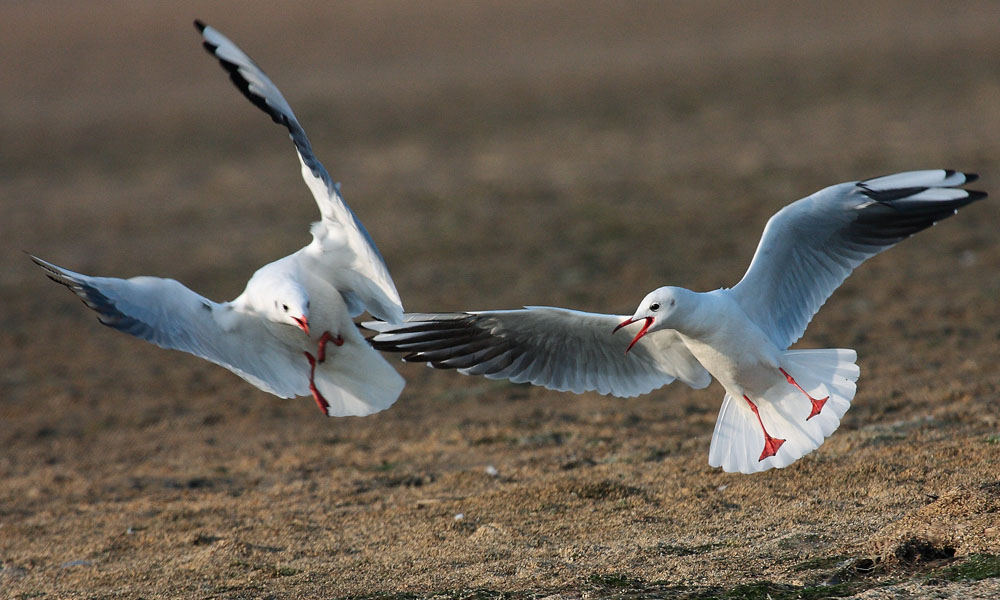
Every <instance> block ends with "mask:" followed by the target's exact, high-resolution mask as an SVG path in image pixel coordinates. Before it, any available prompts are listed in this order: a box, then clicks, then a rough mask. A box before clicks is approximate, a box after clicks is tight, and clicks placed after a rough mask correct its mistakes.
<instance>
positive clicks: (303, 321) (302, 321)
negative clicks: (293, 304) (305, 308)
mask: <svg viewBox="0 0 1000 600" xmlns="http://www.w3.org/2000/svg"><path fill="white" fill-rule="evenodd" d="M292 320H293V321H295V324H296V325H298V326H299V329H301V330H302V331H304V332H306V335H309V319H307V318H305V317H292Z"/></svg>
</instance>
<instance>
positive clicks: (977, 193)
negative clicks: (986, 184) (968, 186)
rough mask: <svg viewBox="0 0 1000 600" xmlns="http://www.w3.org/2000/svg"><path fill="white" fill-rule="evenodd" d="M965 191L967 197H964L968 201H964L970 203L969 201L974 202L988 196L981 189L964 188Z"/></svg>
mask: <svg viewBox="0 0 1000 600" xmlns="http://www.w3.org/2000/svg"><path fill="white" fill-rule="evenodd" d="M965 191H966V192H967V193H968V194H969V197H968V198H966V200H967V201H968V202H966V204H970V203H972V202H975V201H977V200H982V199H983V198H986V197H987V196H989V194H988V193H986V192H984V191H981V190H965Z"/></svg>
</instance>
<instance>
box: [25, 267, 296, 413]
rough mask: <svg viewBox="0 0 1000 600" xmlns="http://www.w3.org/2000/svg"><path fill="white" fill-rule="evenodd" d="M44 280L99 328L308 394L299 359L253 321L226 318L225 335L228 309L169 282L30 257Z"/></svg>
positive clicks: (261, 383)
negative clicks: (75, 300)
mask: <svg viewBox="0 0 1000 600" xmlns="http://www.w3.org/2000/svg"><path fill="white" fill-rule="evenodd" d="M31 259H32V260H33V261H35V263H36V264H38V266H40V267H41V268H42V269H44V270H45V273H46V275H48V276H49V278H50V279H52V280H53V281H55V282H56V283H61V284H62V285H65V286H66V287H67V288H69V289H70V291H72V292H73V293H74V294H76V295H77V296H79V297H80V299H81V300H83V302H84V303H85V304H86V305H87V306H88V307H90V308H91V309H93V310H94V311H95V312H96V313H97V318H98V320H100V322H101V323H103V324H104V325H107V326H108V327H112V328H114V329H117V330H118V331H121V332H124V333H127V334H129V335H133V336H135V337H137V338H140V339H143V340H146V341H147V342H151V343H153V344H156V345H157V346H160V347H161V348H170V349H173V350H181V351H183V352H188V353H190V354H193V355H195V356H198V357H200V358H204V359H206V360H208V361H211V362H213V363H215V364H217V365H220V366H223V367H225V368H227V369H229V370H230V371H232V372H234V373H236V374H237V375H239V376H240V377H242V378H243V379H245V380H247V381H249V382H250V383H252V384H253V385H255V386H257V387H258V388H260V389H262V390H264V391H265V392H270V393H272V394H274V395H276V396H280V397H282V398H291V397H295V396H304V395H307V394H308V393H309V378H308V367H307V366H306V361H305V360H304V359H302V356H301V355H300V354H299V353H298V352H295V351H294V350H293V349H292V348H289V347H287V346H285V345H284V344H282V343H280V342H279V341H278V340H277V339H276V338H274V337H273V336H272V335H270V334H269V333H268V332H267V331H266V330H265V328H264V326H263V324H262V323H260V321H259V320H257V319H253V318H250V317H242V319H241V318H240V317H239V315H232V318H231V319H230V321H231V322H232V323H233V324H234V326H235V328H234V329H233V330H231V331H225V330H223V328H222V327H221V326H220V325H219V322H218V321H217V319H216V317H215V314H216V312H217V311H226V310H231V308H230V307H229V306H228V305H226V304H217V303H214V302H212V301H210V300H207V299H205V298H203V297H202V296H200V295H198V294H196V293H194V292H192V291H191V290H189V289H188V288H186V287H184V286H183V285H182V284H180V283H178V282H177V281H174V280H172V279H160V278H157V277H134V278H132V279H117V278H112V277H89V276H87V275H81V274H79V273H74V272H73V271H69V270H67V269H63V268H61V267H58V266H56V265H53V264H52V263H49V262H46V261H44V260H42V259H40V258H37V257H34V256H32V257H31Z"/></svg>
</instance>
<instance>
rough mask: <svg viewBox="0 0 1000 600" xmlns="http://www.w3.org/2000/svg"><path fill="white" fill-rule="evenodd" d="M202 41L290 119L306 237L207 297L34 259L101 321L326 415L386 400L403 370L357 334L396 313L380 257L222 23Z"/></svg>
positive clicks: (281, 102)
mask: <svg viewBox="0 0 1000 600" xmlns="http://www.w3.org/2000/svg"><path fill="white" fill-rule="evenodd" d="M195 25H196V26H197V28H198V30H199V31H200V32H201V35H202V37H203V44H204V46H205V49H206V50H208V52H209V53H210V54H212V55H213V56H214V57H215V58H217V59H218V60H219V62H220V63H221V64H222V67H223V68H224V69H225V70H226V71H227V72H228V73H229V77H230V78H231V79H232V81H233V83H235V84H236V87H237V88H239V90H240V91H241V92H242V93H243V95H244V96H246V97H247V98H248V99H249V100H250V101H251V102H252V103H253V104H254V105H255V106H257V107H258V108H260V109H261V110H263V111H264V112H266V113H267V114H268V115H270V116H271V118H272V119H273V120H274V121H275V122H276V123H278V124H279V125H283V126H284V127H286V128H287V129H288V132H289V135H290V137H291V139H292V142H293V143H294V144H295V149H296V151H297V152H298V156H299V162H300V163H301V165H302V177H303V179H305V182H306V185H308V186H309V189H310V191H311V192H312V195H313V197H314V198H315V200H316V204H317V205H318V206H319V212H320V220H319V221H317V222H316V223H313V225H312V242H311V243H310V244H309V245H307V246H305V247H304V248H302V249H301V250H299V251H297V252H295V253H294V254H291V255H289V256H286V257H284V258H282V259H279V260H276V261H274V262H272V263H270V264H268V265H265V266H263V267H261V268H260V269H259V270H258V271H257V272H256V273H254V274H253V276H252V277H251V278H250V281H249V282H247V285H246V289H245V290H244V291H243V293H242V294H240V295H239V296H238V297H237V298H236V299H235V300H232V301H230V302H223V303H217V302H212V301H211V300H208V299H206V298H203V297H202V296H200V295H198V294H196V293H195V292H193V291H191V290H189V289H188V288H186V287H184V286H183V285H181V284H180V283H178V282H177V281H174V280H173V279H160V278H157V277H133V278H131V279H116V278H110V277H90V276H87V275H81V274H79V273H74V272H72V271H69V270H67V269H63V268H61V267H57V266H56V265H53V264H51V263H48V262H46V261H43V260H41V259H40V258H37V257H32V259H33V260H34V261H35V262H36V263H37V264H38V265H39V266H40V267H42V268H43V269H44V270H45V272H46V274H47V275H48V276H49V277H50V278H52V279H53V280H54V281H56V282H58V283H61V284H63V285H65V286H66V287H68V288H69V289H70V290H71V291H73V292H74V293H75V294H76V295H78V296H79V297H80V298H81V299H82V300H83V301H84V303H86V305H87V306H89V307H90V308H92V309H93V310H95V311H97V313H98V319H99V320H100V321H101V323H103V324H105V325H107V326H109V327H113V328H115V329H117V330H119V331H123V332H125V333H128V334H131V335H134V336H136V337H139V338H142V339H144V340H146V341H149V342H152V343H154V344H156V345H157V346H161V347H163V348H172V349H175V350H182V351H184V352H189V353H191V354H194V355H195V356H200V357H201V358H204V359H206V360H209V361H211V362H214V363H216V364H218V365H221V366H223V367H225V368H227V369H229V370H230V371H233V372H234V373H236V374H237V375H239V376H240V377H242V378H243V379H245V380H247V381H249V382H250V383H252V384H253V385H255V386H257V387H258V388H260V389H262V390H264V391H266V392H270V393H272V394H274V395H276V396H280V397H282V398H290V397H295V396H305V395H307V394H312V396H313V399H315V401H316V404H317V405H318V406H319V408H320V410H321V411H323V413H324V414H327V415H330V416H346V415H358V416H360V415H367V414H371V413H374V412H378V411H380V410H383V409H386V408H388V407H389V406H391V405H392V403H393V402H395V401H396V398H398V397H399V393H400V392H401V391H402V390H403V385H404V382H403V378H402V377H400V376H399V374H398V373H396V370H395V369H393V368H392V367H391V366H390V365H389V364H388V363H387V362H386V361H385V359H383V358H382V357H381V356H380V355H379V354H378V352H375V351H374V350H372V348H371V347H370V346H369V344H368V342H367V341H366V340H365V339H364V337H362V336H361V334H360V333H359V332H358V330H357V327H356V326H355V324H354V321H353V318H354V317H356V316H358V315H360V314H361V313H362V312H364V311H365V310H367V311H368V312H370V313H371V314H372V315H374V316H375V317H377V318H379V319H384V320H385V321H388V322H390V323H398V322H400V321H401V319H402V315H403V307H402V306H401V303H400V300H399V294H398V293H397V292H396V287H395V285H394V284H393V282H392V278H391V277H390V276H389V271H388V269H387V267H386V264H385V261H384V260H383V259H382V255H381V254H380V253H379V251H378V248H376V246H375V242H374V241H372V239H371V237H370V236H369V235H368V232H367V231H366V230H365V228H364V226H363V225H362V224H361V221H359V220H358V218H357V217H356V216H355V215H354V213H353V212H351V209H350V208H349V207H348V206H347V204H346V203H345V202H344V200H343V198H341V196H340V186H339V185H338V184H336V183H334V182H333V180H332V179H331V178H330V175H329V173H327V171H326V169H325V168H324V167H323V165H322V164H320V162H319V160H318V159H317V158H316V156H315V155H314V154H313V150H312V147H311V146H310V144H309V139H308V138H307V137H306V133H305V131H304V130H303V129H302V126H301V125H299V122H298V120H297V119H296V118H295V115H294V114H293V113H292V109H291V107H289V106H288V103H287V102H286V101H285V99H284V97H282V95H281V92H280V91H278V88H277V87H275V85H274V84H273V83H271V80H270V79H268V77H267V75H265V74H264V72H263V71H262V70H261V69H260V67H258V66H257V65H256V63H254V62H253V61H252V60H251V59H250V58H249V57H248V56H247V55H246V54H244V53H243V51H242V50H240V49H239V48H238V47H237V46H236V45H235V44H233V43H232V42H231V41H229V40H228V39H227V38H226V37H225V36H223V35H222V34H221V33H219V32H218V31H216V30H215V29H212V28H211V27H207V26H205V25H204V24H203V23H201V22H199V21H196V22H195Z"/></svg>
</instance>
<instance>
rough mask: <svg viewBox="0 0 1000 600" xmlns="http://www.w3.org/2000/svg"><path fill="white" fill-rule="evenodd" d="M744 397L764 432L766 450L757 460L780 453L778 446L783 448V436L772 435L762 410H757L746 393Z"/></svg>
mask: <svg viewBox="0 0 1000 600" xmlns="http://www.w3.org/2000/svg"><path fill="white" fill-rule="evenodd" d="M743 399H744V400H746V401H747V404H749V405H750V410H752V411H753V414H755V415H757V422H758V423H760V430H761V431H763V432H764V450H763V451H762V452H761V453H760V458H758V459H757V462H760V461H762V460H764V459H765V458H771V457H772V456H774V455H775V454H777V453H778V448H781V445H782V444H784V443H785V440H784V439H782V438H776V437H772V436H771V434H769V433H768V432H767V429H766V428H765V427H764V421H762V420H761V418H760V412H758V411H757V405H756V404H754V403H753V402H752V401H751V400H750V398H748V397H747V396H746V395H744V396H743Z"/></svg>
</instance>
